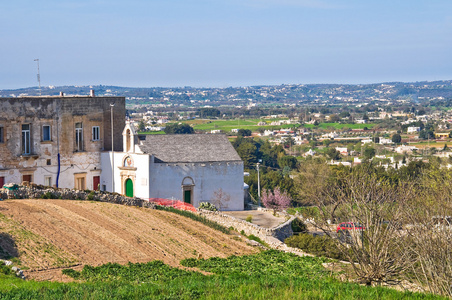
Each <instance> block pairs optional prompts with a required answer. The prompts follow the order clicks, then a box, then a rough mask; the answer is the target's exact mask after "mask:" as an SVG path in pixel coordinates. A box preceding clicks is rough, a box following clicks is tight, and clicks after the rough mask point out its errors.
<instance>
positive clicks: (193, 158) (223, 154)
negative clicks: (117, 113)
mask: <svg viewBox="0 0 452 300" xmlns="http://www.w3.org/2000/svg"><path fill="white" fill-rule="evenodd" d="M142 138H143V136H140V140H141V144H140V145H139V147H140V149H141V151H143V152H144V153H147V154H153V155H154V156H155V162H160V163H161V162H171V163H175V162H225V161H241V159H240V156H239V155H238V154H237V152H236V151H235V149H234V147H233V146H232V144H231V142H229V140H228V138H227V137H226V136H225V135H223V134H172V135H146V136H145V139H144V140H143V139H142Z"/></svg>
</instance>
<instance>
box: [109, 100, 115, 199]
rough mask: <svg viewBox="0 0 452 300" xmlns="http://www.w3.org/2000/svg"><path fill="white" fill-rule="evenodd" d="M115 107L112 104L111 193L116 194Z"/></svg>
mask: <svg viewBox="0 0 452 300" xmlns="http://www.w3.org/2000/svg"><path fill="white" fill-rule="evenodd" d="M114 107H115V104H114V103H111V104H110V111H111V185H112V190H111V192H112V193H114V192H115V146H114V138H113V136H114V135H113V108H114Z"/></svg>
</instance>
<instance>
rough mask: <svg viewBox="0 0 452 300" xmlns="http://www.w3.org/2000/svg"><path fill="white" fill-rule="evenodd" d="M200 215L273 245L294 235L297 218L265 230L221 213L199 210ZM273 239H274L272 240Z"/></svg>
mask: <svg viewBox="0 0 452 300" xmlns="http://www.w3.org/2000/svg"><path fill="white" fill-rule="evenodd" d="M199 214H200V215H202V216H205V217H206V218H207V219H209V220H212V221H214V222H217V223H218V224H221V225H223V226H225V227H234V229H236V230H237V231H239V232H241V231H242V230H243V232H244V233H245V234H246V235H250V234H252V235H255V236H257V237H259V238H260V239H262V240H264V241H267V242H269V243H273V242H274V239H272V238H276V239H277V240H279V241H284V240H285V239H286V238H288V237H290V236H292V235H293V231H292V226H291V224H292V221H293V220H294V219H295V217H293V216H292V217H290V219H289V220H287V221H286V222H284V223H283V224H281V225H279V226H277V227H273V228H264V227H260V226H258V225H256V224H253V223H250V222H247V221H244V220H241V219H238V218H235V217H232V216H229V215H226V214H222V213H221V212H212V211H208V210H199ZM270 237H272V238H270Z"/></svg>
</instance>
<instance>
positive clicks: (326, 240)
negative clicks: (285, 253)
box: [284, 233, 344, 260]
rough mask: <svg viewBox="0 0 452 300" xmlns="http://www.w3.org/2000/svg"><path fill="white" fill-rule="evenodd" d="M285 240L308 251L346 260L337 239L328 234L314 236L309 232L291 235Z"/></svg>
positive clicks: (290, 245) (288, 243)
mask: <svg viewBox="0 0 452 300" xmlns="http://www.w3.org/2000/svg"><path fill="white" fill-rule="evenodd" d="M284 242H285V243H286V244H287V245H288V246H289V247H294V248H299V249H301V250H303V251H305V252H307V253H311V254H314V255H317V256H324V257H330V258H334V259H341V260H344V257H343V255H342V253H341V252H340V250H339V248H338V247H337V245H336V241H334V240H333V239H332V238H330V237H328V236H326V235H323V236H317V237H314V236H312V235H310V234H308V233H303V234H300V235H294V236H291V237H289V238H287V239H286V240H285V241H284Z"/></svg>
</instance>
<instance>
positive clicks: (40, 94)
mask: <svg viewBox="0 0 452 300" xmlns="http://www.w3.org/2000/svg"><path fill="white" fill-rule="evenodd" d="M34 61H36V62H37V63H38V83H39V96H42V91H41V75H40V74H39V58H37V59H35V60H34Z"/></svg>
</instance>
